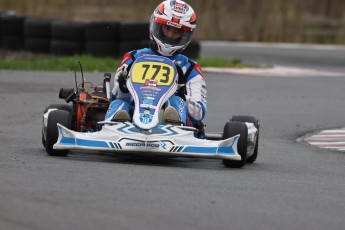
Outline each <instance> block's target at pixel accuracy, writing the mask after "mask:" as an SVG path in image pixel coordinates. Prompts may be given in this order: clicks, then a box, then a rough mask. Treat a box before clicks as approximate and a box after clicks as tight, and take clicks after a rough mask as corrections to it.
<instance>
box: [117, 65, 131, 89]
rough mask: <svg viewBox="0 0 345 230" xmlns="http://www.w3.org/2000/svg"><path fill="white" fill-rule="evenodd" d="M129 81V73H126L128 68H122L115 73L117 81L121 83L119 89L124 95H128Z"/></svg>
mask: <svg viewBox="0 0 345 230" xmlns="http://www.w3.org/2000/svg"><path fill="white" fill-rule="evenodd" d="M127 79H128V73H127V71H126V67H125V66H122V67H120V68H118V69H117V71H116V73H115V80H116V81H117V82H118V83H119V88H120V90H121V92H122V93H128V92H129V91H128V89H127V84H126V83H127Z"/></svg>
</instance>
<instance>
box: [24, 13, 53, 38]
mask: <svg viewBox="0 0 345 230" xmlns="http://www.w3.org/2000/svg"><path fill="white" fill-rule="evenodd" d="M51 24H52V22H51V21H50V20H45V19H40V18H28V19H26V20H25V21H24V35H25V37H26V38H36V39H37V38H40V39H47V40H50V36H51V35H50V34H51Z"/></svg>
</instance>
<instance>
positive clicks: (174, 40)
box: [150, 18, 194, 46]
mask: <svg viewBox="0 0 345 230" xmlns="http://www.w3.org/2000/svg"><path fill="white" fill-rule="evenodd" d="M169 23H170V22H169V21H167V22H166V24H162V23H160V22H157V21H156V20H154V19H153V18H151V28H150V30H151V33H152V34H153V35H154V36H155V37H156V38H157V39H159V40H160V41H161V42H163V43H165V44H169V45H173V46H185V45H188V44H189V43H190V41H191V40H192V38H193V35H194V30H192V31H191V30H190V29H189V31H187V29H184V28H177V27H175V26H172V25H169Z"/></svg>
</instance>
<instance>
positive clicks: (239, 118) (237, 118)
mask: <svg viewBox="0 0 345 230" xmlns="http://www.w3.org/2000/svg"><path fill="white" fill-rule="evenodd" d="M230 121H240V122H249V123H253V124H254V126H255V128H256V129H257V130H258V133H257V135H256V143H255V147H254V153H253V155H251V156H250V157H248V159H247V163H254V162H255V160H256V158H257V157H258V149H259V134H260V123H259V120H258V119H256V118H255V117H252V116H233V117H232V118H231V119H230Z"/></svg>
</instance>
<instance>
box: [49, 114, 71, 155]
mask: <svg viewBox="0 0 345 230" xmlns="http://www.w3.org/2000/svg"><path fill="white" fill-rule="evenodd" d="M58 123H59V124H61V125H63V126H65V127H66V128H68V129H70V128H71V113H70V112H67V111H65V110H54V111H52V112H51V113H50V114H49V117H48V124H47V139H46V145H45V147H46V151H47V153H48V155H50V156H61V157H64V156H67V154H68V152H69V150H55V149H53V145H54V144H55V143H56V141H57V139H58V137H59V131H58V127H57V124H58Z"/></svg>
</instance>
